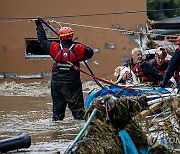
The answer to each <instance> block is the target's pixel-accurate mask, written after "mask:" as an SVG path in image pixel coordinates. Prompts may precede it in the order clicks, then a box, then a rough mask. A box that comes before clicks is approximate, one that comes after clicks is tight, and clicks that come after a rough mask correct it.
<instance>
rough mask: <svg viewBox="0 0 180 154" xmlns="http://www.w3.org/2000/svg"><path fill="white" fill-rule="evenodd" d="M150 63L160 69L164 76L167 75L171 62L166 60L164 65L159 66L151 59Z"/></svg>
mask: <svg viewBox="0 0 180 154" xmlns="http://www.w3.org/2000/svg"><path fill="white" fill-rule="evenodd" d="M149 63H150V64H151V65H153V66H154V67H155V68H156V69H158V70H159V71H160V72H161V73H162V74H163V75H164V74H165V73H166V69H167V67H168V63H169V60H167V59H165V60H164V62H163V63H162V65H158V64H157V62H156V60H155V59H151V60H150V61H149Z"/></svg>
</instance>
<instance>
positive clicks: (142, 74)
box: [120, 48, 163, 84]
mask: <svg viewBox="0 0 180 154" xmlns="http://www.w3.org/2000/svg"><path fill="white" fill-rule="evenodd" d="M131 54H132V58H131V59H130V60H128V61H126V62H125V64H124V66H126V67H129V68H130V69H131V70H132V71H133V73H134V74H135V75H136V78H137V81H138V83H147V82H152V83H153V84H159V83H160V81H162V79H163V74H162V73H161V72H160V71H159V70H157V69H156V68H155V67H154V66H153V65H151V64H150V63H148V62H146V61H145V60H143V59H142V51H141V49H139V48H134V49H133V50H132V52H131ZM130 78H131V74H130V73H126V74H125V75H124V76H123V77H122V79H121V81H120V82H125V81H126V80H129V79H130Z"/></svg>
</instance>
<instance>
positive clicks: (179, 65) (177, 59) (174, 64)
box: [160, 36, 180, 92]
mask: <svg viewBox="0 0 180 154" xmlns="http://www.w3.org/2000/svg"><path fill="white" fill-rule="evenodd" d="M177 42H178V45H179V47H178V48H177V49H176V50H175V53H174V55H173V56H172V58H171V60H170V62H169V65H168V68H167V71H166V74H165V76H164V79H163V81H162V84H160V86H161V87H165V86H166V85H167V83H168V81H169V80H170V78H171V77H172V76H173V75H174V73H177V74H175V75H177V76H176V77H175V80H176V82H177V87H178V90H179V92H180V78H179V77H180V36H179V38H178V40H177Z"/></svg>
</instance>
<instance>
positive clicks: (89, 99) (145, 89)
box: [85, 85, 169, 110]
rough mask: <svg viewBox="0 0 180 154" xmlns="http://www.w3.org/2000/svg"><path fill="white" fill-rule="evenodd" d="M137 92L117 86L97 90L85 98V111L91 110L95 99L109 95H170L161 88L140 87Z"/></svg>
mask: <svg viewBox="0 0 180 154" xmlns="http://www.w3.org/2000/svg"><path fill="white" fill-rule="evenodd" d="M135 89H136V90H134V91H133V90H129V89H123V88H120V87H117V86H113V85H110V86H104V87H103V88H102V89H100V90H97V91H95V92H91V93H90V94H88V95H87V96H86V98H85V109H86V110H87V109H88V108H89V105H90V103H91V102H92V100H93V99H94V98H97V97H98V96H101V97H103V96H105V95H107V94H112V95H114V96H117V97H120V96H140V95H142V94H143V93H145V92H159V93H163V94H164V93H169V91H168V90H166V89H165V88H161V87H138V88H135Z"/></svg>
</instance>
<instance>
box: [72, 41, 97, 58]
mask: <svg viewBox="0 0 180 154" xmlns="http://www.w3.org/2000/svg"><path fill="white" fill-rule="evenodd" d="M75 43H76V44H75V46H74V52H75V55H76V57H77V59H78V60H79V61H84V60H87V59H90V58H91V57H92V56H93V55H94V51H93V50H92V49H91V48H90V47H87V46H85V45H84V44H81V43H79V42H75Z"/></svg>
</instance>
